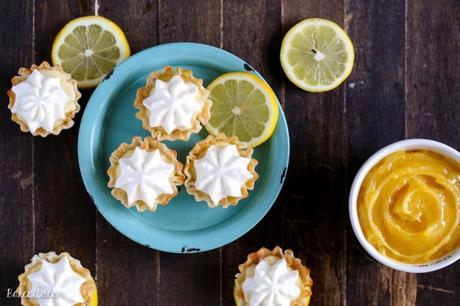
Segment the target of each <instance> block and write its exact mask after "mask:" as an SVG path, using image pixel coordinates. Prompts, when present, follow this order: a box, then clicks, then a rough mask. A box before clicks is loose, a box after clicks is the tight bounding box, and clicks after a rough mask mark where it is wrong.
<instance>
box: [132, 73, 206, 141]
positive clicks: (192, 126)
mask: <svg viewBox="0 0 460 306" xmlns="http://www.w3.org/2000/svg"><path fill="white" fill-rule="evenodd" d="M208 96H209V93H208V91H207V90H206V89H205V88H204V87H203V80H201V79H196V78H194V77H193V75H192V71H191V70H187V69H181V68H177V69H173V68H171V67H169V66H168V67H165V68H164V69H163V71H162V72H152V73H151V74H150V76H149V77H148V78H147V83H146V85H145V87H142V88H140V89H138V91H137V95H136V100H135V101H134V107H136V108H137V109H138V110H139V112H138V113H137V114H136V117H137V118H138V119H140V120H142V126H143V128H144V129H146V130H148V131H150V133H151V134H152V137H153V138H155V139H158V140H159V141H162V140H178V139H179V140H188V139H189V138H190V135H191V134H192V133H198V132H199V131H200V130H201V124H205V123H207V122H208V120H209V117H210V109H211V104H212V102H211V100H210V99H209V98H208Z"/></svg>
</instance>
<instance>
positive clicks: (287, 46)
mask: <svg viewBox="0 0 460 306" xmlns="http://www.w3.org/2000/svg"><path fill="white" fill-rule="evenodd" d="M354 57H355V53H354V49H353V44H352V42H351V40H350V38H349V37H348V35H347V33H345V32H344V31H343V30H342V28H341V27H339V26H338V25H337V24H335V23H334V22H332V21H329V20H326V19H320V18H309V19H305V20H303V21H301V22H299V23H298V24H296V25H295V26H293V27H292V28H291V29H290V30H289V31H288V33H287V34H286V36H285V37H284V39H283V43H282V45H281V52H280V60H281V66H282V67H283V70H284V72H285V73H286V75H287V77H288V78H289V80H291V82H292V83H294V84H295V85H297V86H298V87H300V88H302V89H303V90H306V91H311V92H323V91H328V90H331V89H334V88H336V87H337V86H339V85H340V84H341V83H342V82H343V81H344V80H345V79H346V78H347V77H348V76H349V75H350V73H351V70H352V69H353V62H354Z"/></svg>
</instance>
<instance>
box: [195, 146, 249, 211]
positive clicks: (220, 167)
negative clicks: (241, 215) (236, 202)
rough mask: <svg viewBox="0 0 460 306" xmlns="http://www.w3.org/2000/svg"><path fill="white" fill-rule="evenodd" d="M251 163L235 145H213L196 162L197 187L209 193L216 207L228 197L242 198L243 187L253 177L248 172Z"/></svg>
mask: <svg viewBox="0 0 460 306" xmlns="http://www.w3.org/2000/svg"><path fill="white" fill-rule="evenodd" d="M250 161H251V159H250V158H246V157H241V156H240V154H239V152H238V149H237V147H236V146H235V145H225V146H222V147H220V146H216V145H213V146H211V147H210V148H209V149H208V151H207V152H206V154H205V156H203V157H202V158H201V159H198V160H196V161H195V170H196V182H195V187H196V189H198V190H200V191H203V192H205V193H207V194H208V195H209V197H210V198H211V200H212V202H213V203H214V204H215V205H217V203H219V201H220V200H222V199H223V198H226V197H228V196H232V197H241V196H242V194H241V187H242V186H243V185H244V184H245V183H246V182H247V181H248V180H249V179H250V178H251V177H252V176H253V175H252V174H251V172H249V170H248V164H249V162H250Z"/></svg>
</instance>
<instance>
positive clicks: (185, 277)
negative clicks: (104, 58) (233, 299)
mask: <svg viewBox="0 0 460 306" xmlns="http://www.w3.org/2000/svg"><path fill="white" fill-rule="evenodd" d="M158 15H159V19H158V37H159V41H158V43H160V44H162V43H167V42H176V41H193V42H201V43H206V44H209V45H214V46H220V44H221V32H220V28H221V6H220V2H219V1H213V0H206V1H196V0H181V1H163V0H161V1H159V3H158ZM200 205H203V203H200ZM219 262H220V257H219V250H214V251H211V252H206V253H203V254H189V255H174V254H167V253H160V267H161V273H160V276H159V284H158V285H159V286H160V295H159V305H171V306H173V305H177V306H182V305H186V304H193V305H202V306H207V305H219V304H220V294H219V292H220V268H219Z"/></svg>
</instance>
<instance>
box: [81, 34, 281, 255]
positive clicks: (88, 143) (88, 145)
mask: <svg viewBox="0 0 460 306" xmlns="http://www.w3.org/2000/svg"><path fill="white" fill-rule="evenodd" d="M177 47H179V48H180V47H192V48H205V49H208V50H209V51H210V52H219V53H221V54H222V55H223V56H227V57H230V58H232V60H236V61H238V62H241V63H242V64H243V66H244V69H245V70H246V71H251V72H253V73H255V74H256V75H257V76H259V77H261V78H262V79H263V80H264V81H265V82H267V81H266V80H265V78H264V77H263V76H262V75H261V74H260V73H259V72H258V71H256V70H255V69H254V68H252V66H251V65H249V64H248V63H247V62H246V61H245V60H243V59H241V58H239V57H238V56H236V55H234V54H232V53H230V52H228V51H226V50H224V49H221V48H217V47H214V46H211V45H207V44H202V43H193V42H173V43H165V44H160V45H155V46H152V47H149V48H146V49H143V50H141V51H139V52H137V53H136V54H133V55H132V56H131V57H129V58H128V59H126V60H125V61H123V62H122V63H120V64H118V65H117V66H116V67H115V68H114V69H113V70H112V71H111V72H110V73H109V74H108V75H107V76H106V77H105V78H104V80H103V81H102V82H101V83H100V84H99V85H98V86H97V87H96V89H95V90H94V91H93V93H92V94H91V96H90V98H89V99H88V102H87V104H86V107H85V109H84V111H83V115H82V118H81V121H80V126H79V131H78V141H77V153H78V167H79V170H80V175H81V178H82V181H83V184H84V186H85V190H86V192H87V193H88V194H89V196H90V198H91V201H92V203H93V204H94V205H95V207H96V209H97V211H98V212H99V213H100V214H101V215H102V216H103V217H104V219H105V220H106V221H107V222H108V223H109V224H110V225H111V226H112V227H113V228H114V229H115V230H116V231H118V232H120V233H121V234H123V235H124V236H126V237H128V238H129V239H130V240H132V241H134V242H136V243H138V244H141V245H143V246H146V247H149V248H151V249H154V250H158V251H163V252H169V253H179V254H181V253H201V252H206V251H210V250H213V249H216V248H219V247H223V246H225V245H227V244H229V243H231V242H233V241H235V240H237V239H239V238H240V237H242V236H243V235H245V234H246V233H248V232H249V231H250V230H251V229H253V228H254V227H255V226H256V225H257V224H259V223H260V221H261V220H262V219H263V218H264V217H265V216H266V214H267V213H268V211H269V210H270V209H271V208H272V207H273V205H274V203H275V202H276V200H277V199H278V197H279V194H280V192H281V190H282V188H283V186H284V182H285V178H286V174H287V171H288V168H289V160H290V137H289V128H288V125H287V121H286V117H285V114H284V110H283V108H282V106H281V103H280V102H279V100H278V97H277V102H278V107H279V119H278V124H281V125H282V126H283V127H284V130H283V132H284V134H285V140H286V146H285V153H284V154H285V156H286V157H285V163H284V170H283V173H282V175H281V182H280V184H279V185H278V186H279V187H277V190H276V191H275V193H274V194H273V198H272V199H271V203H270V204H269V205H266V207H265V208H264V209H263V211H262V213H260V214H259V215H258V216H257V218H256V219H255V222H253V223H252V224H249V225H248V226H245V227H243V229H239V230H235V231H234V232H233V233H231V234H230V235H227V236H226V237H225V238H223V239H220V240H219V243H217V244H216V243H215V244H213V245H211V246H208V247H206V248H202V249H198V250H196V249H194V248H191V249H190V250H189V249H187V246H184V247H185V250H184V247H182V249H181V250H178V249H177V248H176V249H171V248H168V247H163V246H161V243H159V245H158V244H156V245H152V244H151V243H147V242H146V241H144V240H145V239H144V237H142V236H141V237H139V236H136V235H135V234H133V233H131V232H127V231H125V230H124V229H122V228H120V226H117V225H116V224H115V223H116V221H114V220H113V218H112V217H110V216H108V212H106V211H104V209H101V208H100V205H98V204H97V203H96V201H95V197H94V196H93V193H96V192H97V191H98V190H99V188H97V187H92V186H91V183H92V182H94V181H97V178H96V177H95V176H94V175H92V174H93V173H92V171H87V170H84V169H86V168H87V167H85V166H84V163H87V162H90V163H91V164H93V163H94V160H95V158H94V157H93V156H92V153H93V152H92V148H93V145H92V142H93V140H94V138H97V137H94V132H93V131H92V129H93V127H94V126H96V124H92V123H89V121H90V120H89V119H91V114H90V111H91V110H92V108H95V107H96V106H93V105H94V104H95V103H97V102H94V101H95V98H94V97H95V96H97V94H98V93H99V92H103V91H104V90H106V88H105V87H107V86H108V85H107V84H109V82H107V80H110V78H111V77H112V75H113V74H114V73H115V72H116V71H117V70H119V69H121V68H123V67H124V66H125V65H129V62H130V61H133V60H135V59H136V58H138V57H142V56H144V55H145V54H149V53H150V52H152V50H155V52H156V51H158V50H159V49H167V48H177ZM104 84H105V85H104ZM267 84H269V83H268V82H267ZM109 88H110V87H109ZM122 90H123V88H122V89H121V91H122ZM88 132H89V133H88ZM88 134H90V136H88V137H86V135H88ZM93 166H94V165H93ZM92 168H95V167H92ZM93 185H95V184H93ZM230 219H231V218H230ZM227 220H229V219H227ZM227 220H225V221H223V222H226V221H227ZM161 230H163V229H161ZM134 231H136V230H134ZM192 249H193V250H192Z"/></svg>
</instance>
